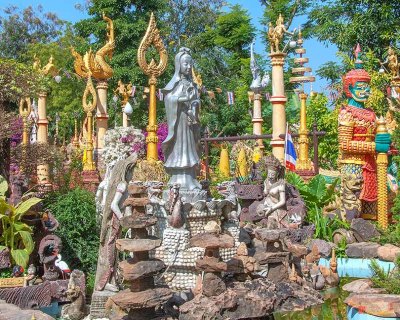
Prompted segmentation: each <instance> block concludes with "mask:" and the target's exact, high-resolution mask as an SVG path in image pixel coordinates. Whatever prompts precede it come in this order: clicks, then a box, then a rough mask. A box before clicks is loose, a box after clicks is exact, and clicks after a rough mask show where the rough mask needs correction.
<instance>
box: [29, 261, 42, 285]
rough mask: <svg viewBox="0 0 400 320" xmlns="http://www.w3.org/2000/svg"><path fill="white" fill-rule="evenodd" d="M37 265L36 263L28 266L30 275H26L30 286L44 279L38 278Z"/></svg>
mask: <svg viewBox="0 0 400 320" xmlns="http://www.w3.org/2000/svg"><path fill="white" fill-rule="evenodd" d="M36 271H37V270H36V267H35V265H34V264H31V265H29V267H28V275H27V276H26V283H27V285H28V286H33V285H35V284H39V283H41V282H42V280H40V279H38V275H37V274H36Z"/></svg>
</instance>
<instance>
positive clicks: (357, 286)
mask: <svg viewBox="0 0 400 320" xmlns="http://www.w3.org/2000/svg"><path fill="white" fill-rule="evenodd" d="M343 290H345V291H347V292H350V293H356V294H360V293H383V292H385V290H384V289H381V288H372V281H371V280H370V279H357V280H354V281H352V282H349V283H346V284H345V285H344V286H343Z"/></svg>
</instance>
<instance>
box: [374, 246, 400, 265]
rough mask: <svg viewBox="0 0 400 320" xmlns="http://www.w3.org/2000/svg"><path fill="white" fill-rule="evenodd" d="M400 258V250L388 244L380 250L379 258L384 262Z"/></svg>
mask: <svg viewBox="0 0 400 320" xmlns="http://www.w3.org/2000/svg"><path fill="white" fill-rule="evenodd" d="M398 257H400V248H399V247H396V246H395V245H393V244H390V243H387V244H385V245H384V246H382V247H379V249H378V258H379V259H381V260H384V261H393V262H394V261H395V260H396V259H397V258H398Z"/></svg>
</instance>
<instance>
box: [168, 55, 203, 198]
mask: <svg viewBox="0 0 400 320" xmlns="http://www.w3.org/2000/svg"><path fill="white" fill-rule="evenodd" d="M192 67H193V59H192V57H191V54H190V49H188V48H181V49H179V52H178V54H177V55H176V56H175V74H174V76H173V77H172V79H171V81H170V82H169V83H168V84H167V85H166V87H165V88H164V94H165V98H164V102H165V110H166V115H167V122H168V136H167V138H166V139H165V140H164V142H163V144H162V147H163V152H164V155H165V169H166V171H167V172H168V173H169V174H170V175H171V179H170V181H169V183H168V184H169V185H173V184H180V188H181V190H195V189H198V190H200V189H201V185H200V183H199V182H198V181H197V180H196V170H197V168H198V166H199V164H200V126H199V119H198V117H199V109H200V95H199V91H198V88H197V85H196V84H195V83H194V81H193V76H192Z"/></svg>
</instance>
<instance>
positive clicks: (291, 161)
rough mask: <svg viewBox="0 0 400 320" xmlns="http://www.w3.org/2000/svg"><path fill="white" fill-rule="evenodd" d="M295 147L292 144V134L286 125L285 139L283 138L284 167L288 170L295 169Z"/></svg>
mask: <svg viewBox="0 0 400 320" xmlns="http://www.w3.org/2000/svg"><path fill="white" fill-rule="evenodd" d="M296 160H297V155H296V149H295V147H294V144H293V140H292V135H291V134H290V132H289V130H288V128H287V127H286V139H285V163H286V169H288V170H290V171H295V170H296Z"/></svg>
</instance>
